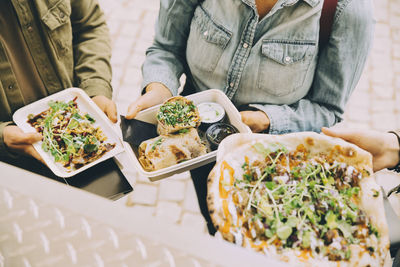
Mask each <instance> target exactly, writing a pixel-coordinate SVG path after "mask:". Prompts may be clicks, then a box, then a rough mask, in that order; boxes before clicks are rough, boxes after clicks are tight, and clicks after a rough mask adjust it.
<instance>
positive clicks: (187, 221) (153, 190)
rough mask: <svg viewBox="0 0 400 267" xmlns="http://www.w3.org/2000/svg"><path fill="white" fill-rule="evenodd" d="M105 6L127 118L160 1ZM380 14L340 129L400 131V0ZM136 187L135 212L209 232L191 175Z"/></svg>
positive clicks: (378, 9)
mask: <svg viewBox="0 0 400 267" xmlns="http://www.w3.org/2000/svg"><path fill="white" fill-rule="evenodd" d="M100 3H101V5H102V8H103V10H104V11H105V13H106V16H107V21H108V25H109V28H110V32H111V37H112V40H113V57H112V66H113V87H114V100H116V102H117V105H118V109H119V112H120V113H121V114H125V113H126V110H127V107H128V105H129V103H130V102H132V101H133V100H134V99H136V98H137V97H138V96H139V93H140V82H141V71H140V67H141V64H142V62H143V61H144V57H145V56H144V54H145V50H146V48H147V47H148V46H149V45H150V44H151V42H152V38H153V36H154V23H155V20H156V18H157V12H158V6H159V0H146V1H140V0H100ZM374 10H375V17H376V20H377V24H376V29H375V40H374V45H373V49H372V53H371V55H370V57H369V60H368V63H367V66H366V69H365V71H364V73H363V75H362V78H361V80H360V82H359V84H358V85H357V88H356V90H355V92H354V93H353V95H352V96H351V98H350V100H349V102H348V105H347V107H346V112H345V120H344V122H342V123H341V124H340V125H339V127H352V128H361V129H367V128H373V129H377V130H380V131H387V130H390V129H396V128H400V1H399V0H375V9H374ZM355 45H356V44H355ZM386 176H388V177H389V178H387V179H390V177H391V176H390V175H386ZM134 186H135V191H134V192H133V193H131V195H130V196H129V198H128V201H127V203H126V204H127V205H129V206H132V209H137V210H140V211H141V212H142V213H143V214H150V215H153V216H156V217H158V218H160V219H161V220H163V221H166V222H172V223H178V224H181V225H183V226H186V227H190V228H192V229H193V230H195V231H204V232H206V226H205V222H204V220H203V218H202V216H201V214H200V210H199V206H198V203H197V197H196V193H195V190H194V187H193V183H192V181H191V179H190V174H189V173H188V172H185V173H183V174H179V175H175V176H173V177H171V178H168V179H164V180H162V181H159V182H150V181H149V180H148V179H147V178H145V177H140V176H138V177H137V180H136V184H135V185H134Z"/></svg>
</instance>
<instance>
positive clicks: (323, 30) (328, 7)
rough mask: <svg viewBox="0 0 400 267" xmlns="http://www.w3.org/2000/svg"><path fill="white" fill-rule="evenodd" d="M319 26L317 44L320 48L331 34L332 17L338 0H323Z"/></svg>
mask: <svg viewBox="0 0 400 267" xmlns="http://www.w3.org/2000/svg"><path fill="white" fill-rule="evenodd" d="M323 1H324V4H323V6H322V12H321V18H320V28H319V46H320V49H321V48H323V47H325V45H326V44H327V43H328V41H329V37H330V36H331V31H332V25H333V19H334V16H335V12H336V6H337V3H338V0H323Z"/></svg>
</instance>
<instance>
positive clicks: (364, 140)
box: [322, 128, 400, 171]
mask: <svg viewBox="0 0 400 267" xmlns="http://www.w3.org/2000/svg"><path fill="white" fill-rule="evenodd" d="M322 132H323V133H324V134H326V135H329V136H333V137H339V138H342V139H343V140H345V141H348V142H350V143H353V144H355V145H357V146H359V147H360V148H362V149H364V150H366V151H368V152H369V153H371V154H372V157H373V159H372V161H373V165H374V166H373V167H374V171H379V170H381V169H384V168H390V167H394V166H396V164H397V163H398V162H399V160H400V159H399V149H400V148H399V143H398V141H397V137H396V136H395V135H394V134H391V133H381V132H377V131H371V130H369V131H366V130H350V129H340V130H339V129H331V128H329V129H328V128H322Z"/></svg>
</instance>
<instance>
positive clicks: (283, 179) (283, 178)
mask: <svg viewBox="0 0 400 267" xmlns="http://www.w3.org/2000/svg"><path fill="white" fill-rule="evenodd" d="M273 180H274V181H278V182H281V183H283V184H286V183H287V181H289V176H288V175H287V173H285V174H284V175H281V176H275V177H274V179H273Z"/></svg>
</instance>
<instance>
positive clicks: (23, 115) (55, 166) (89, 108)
mask: <svg viewBox="0 0 400 267" xmlns="http://www.w3.org/2000/svg"><path fill="white" fill-rule="evenodd" d="M75 97H77V100H76V102H77V104H78V108H79V109H80V110H81V111H82V112H83V113H85V112H87V113H89V114H90V116H92V117H93V118H94V119H95V120H96V122H95V123H94V126H95V127H100V129H101V130H102V131H103V133H104V134H105V135H106V136H107V142H109V143H115V144H116V146H115V147H114V148H113V149H112V150H110V151H108V152H107V153H105V154H104V155H103V156H102V157H100V158H99V159H97V160H95V161H93V162H91V163H89V164H87V165H84V166H83V167H81V168H79V169H77V170H71V171H67V169H66V168H65V167H63V166H62V165H61V164H59V163H55V162H54V158H53V156H52V155H51V154H50V153H47V152H45V151H44V150H43V149H42V142H41V141H40V142H37V143H35V144H33V147H34V148H35V149H36V150H37V152H38V153H39V155H40V156H41V157H42V158H43V160H44V161H45V162H46V164H47V166H48V167H49V168H50V170H51V171H52V172H53V173H54V174H55V175H57V176H59V177H63V178H68V177H71V176H74V175H76V174H77V173H80V172H82V171H84V170H86V169H88V168H90V167H92V166H94V165H96V164H97V163H100V162H102V161H104V160H106V159H109V158H111V157H113V156H115V155H116V154H118V153H120V152H122V151H123V150H124V148H123V144H122V141H121V139H120V138H119V137H118V136H119V135H118V134H117V133H116V132H115V130H114V128H113V126H112V124H111V122H110V121H109V119H108V118H107V116H106V115H105V114H104V113H103V112H102V111H101V110H100V108H99V107H98V106H97V105H96V104H95V103H94V102H93V101H92V100H91V99H90V97H89V96H88V95H87V94H86V93H85V92H84V91H83V90H82V89H79V88H68V89H65V90H62V91H60V92H58V93H55V94H53V95H50V96H48V97H45V98H43V99H41V100H39V101H36V102H34V103H31V104H29V105H27V106H24V107H22V108H20V109H18V110H17V111H16V112H15V113H14V115H13V120H14V122H15V123H16V124H17V126H18V127H19V128H21V130H22V131H23V132H25V133H30V132H36V130H35V128H33V127H32V126H31V125H30V124H29V123H28V115H29V114H34V115H37V114H39V113H41V112H43V111H45V110H47V109H48V108H49V105H48V102H49V101H50V100H53V101H56V100H58V101H66V102H68V101H71V100H72V99H74V98H75Z"/></svg>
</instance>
